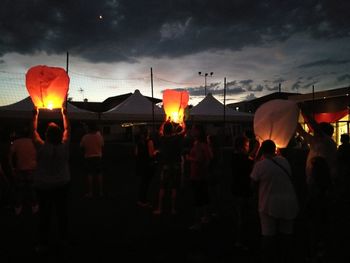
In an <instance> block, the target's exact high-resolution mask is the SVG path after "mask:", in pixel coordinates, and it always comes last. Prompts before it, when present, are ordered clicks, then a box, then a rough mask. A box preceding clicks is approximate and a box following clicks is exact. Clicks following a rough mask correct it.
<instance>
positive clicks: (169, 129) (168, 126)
mask: <svg viewBox="0 0 350 263" xmlns="http://www.w3.org/2000/svg"><path fill="white" fill-rule="evenodd" d="M182 131H183V130H182ZM161 134H162V136H161V137H160V147H159V161H160V167H161V168H160V169H161V171H160V189H159V194H158V205H157V208H156V210H155V211H154V212H153V213H154V214H155V215H159V214H161V213H162V211H163V201H164V196H165V190H166V188H169V189H171V213H172V214H173V215H175V214H176V213H177V211H176V199H177V189H178V187H179V185H180V176H181V153H182V144H183V140H182V136H181V135H180V134H177V133H176V132H175V131H174V126H173V123H172V122H169V121H167V122H165V123H164V124H163V127H162V129H161Z"/></svg>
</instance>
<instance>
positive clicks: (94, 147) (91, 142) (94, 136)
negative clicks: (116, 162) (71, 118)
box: [80, 123, 104, 198]
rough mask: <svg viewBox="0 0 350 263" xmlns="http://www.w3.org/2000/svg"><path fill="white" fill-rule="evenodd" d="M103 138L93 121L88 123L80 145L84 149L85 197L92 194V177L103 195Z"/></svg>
mask: <svg viewBox="0 0 350 263" xmlns="http://www.w3.org/2000/svg"><path fill="white" fill-rule="evenodd" d="M103 146H104V140H103V137H102V135H101V133H100V132H99V131H98V128H97V125H96V124H95V123H90V124H89V126H88V133H87V134H85V135H84V136H83V138H82V139H81V142H80V147H82V148H83V150H84V159H85V171H86V175H87V193H86V195H85V196H86V197H88V198H90V197H92V196H93V188H94V185H93V183H94V177H95V179H97V185H98V191H99V195H100V196H103V175H102V148H103Z"/></svg>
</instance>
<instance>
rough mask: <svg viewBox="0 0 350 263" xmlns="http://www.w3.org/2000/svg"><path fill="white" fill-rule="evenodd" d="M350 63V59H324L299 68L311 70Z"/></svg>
mask: <svg viewBox="0 0 350 263" xmlns="http://www.w3.org/2000/svg"><path fill="white" fill-rule="evenodd" d="M347 63H350V59H346V60H334V59H324V60H317V61H313V62H310V63H306V64H302V65H300V66H298V68H311V67H319V66H337V65H342V64H347Z"/></svg>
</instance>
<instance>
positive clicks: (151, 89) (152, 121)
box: [151, 68, 154, 132]
mask: <svg viewBox="0 0 350 263" xmlns="http://www.w3.org/2000/svg"><path fill="white" fill-rule="evenodd" d="M151 91H152V128H153V132H154V98H153V69H152V68H151Z"/></svg>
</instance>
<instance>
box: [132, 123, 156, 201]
mask: <svg viewBox="0 0 350 263" xmlns="http://www.w3.org/2000/svg"><path fill="white" fill-rule="evenodd" d="M156 153H157V151H156V150H155V148H154V143H153V140H152V139H151V137H150V134H149V131H148V129H147V128H144V129H143V130H141V131H140V134H139V136H138V139H137V143H136V147H135V158H136V175H137V176H138V177H139V178H140V184H139V189H138V201H137V204H138V205H139V206H141V207H151V203H150V202H149V198H148V190H149V186H150V183H151V181H152V178H153V176H154V173H155V155H156Z"/></svg>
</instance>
